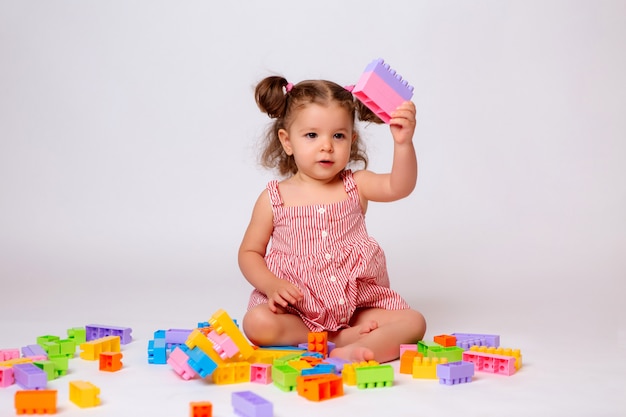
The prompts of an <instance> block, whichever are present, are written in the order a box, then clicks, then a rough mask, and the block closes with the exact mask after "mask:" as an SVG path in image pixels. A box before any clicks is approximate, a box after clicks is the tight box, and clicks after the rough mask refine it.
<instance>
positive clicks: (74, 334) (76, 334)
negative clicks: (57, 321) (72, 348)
mask: <svg viewBox="0 0 626 417" xmlns="http://www.w3.org/2000/svg"><path fill="white" fill-rule="evenodd" d="M67 337H68V339H71V340H73V341H74V343H76V346H80V345H81V343H85V342H86V341H87V330H86V329H85V328H84V327H72V328H71V329H67Z"/></svg>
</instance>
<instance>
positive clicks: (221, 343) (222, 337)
mask: <svg viewBox="0 0 626 417" xmlns="http://www.w3.org/2000/svg"><path fill="white" fill-rule="evenodd" d="M207 338H208V339H209V340H210V341H211V342H213V349H215V351H216V352H217V354H218V355H220V357H221V358H222V359H228V358H232V357H233V356H235V355H237V354H238V353H239V348H238V347H237V345H236V344H235V342H234V341H233V339H231V338H230V336H228V335H227V334H226V333H222V334H218V333H217V332H216V331H211V332H209V333H208V334H207Z"/></svg>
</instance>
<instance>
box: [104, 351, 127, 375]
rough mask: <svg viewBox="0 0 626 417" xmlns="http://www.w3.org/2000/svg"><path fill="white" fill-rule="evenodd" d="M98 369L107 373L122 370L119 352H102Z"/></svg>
mask: <svg viewBox="0 0 626 417" xmlns="http://www.w3.org/2000/svg"><path fill="white" fill-rule="evenodd" d="M99 369H100V370H101V371H107V372H116V371H119V370H120V369H122V354H121V353H120V352H102V353H101V354H100V366H99Z"/></svg>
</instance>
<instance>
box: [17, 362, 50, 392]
mask: <svg viewBox="0 0 626 417" xmlns="http://www.w3.org/2000/svg"><path fill="white" fill-rule="evenodd" d="M13 378H15V383H16V384H17V385H19V386H20V387H22V388H24V389H44V388H46V386H47V385H48V376H47V375H46V373H45V372H44V371H43V370H42V369H40V368H38V367H37V366H36V365H35V364H33V363H18V364H16V365H13Z"/></svg>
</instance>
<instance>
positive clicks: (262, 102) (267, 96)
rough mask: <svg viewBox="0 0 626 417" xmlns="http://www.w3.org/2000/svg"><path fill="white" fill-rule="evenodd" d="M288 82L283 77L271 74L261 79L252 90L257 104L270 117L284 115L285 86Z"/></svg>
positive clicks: (274, 117) (285, 101)
mask: <svg viewBox="0 0 626 417" xmlns="http://www.w3.org/2000/svg"><path fill="white" fill-rule="evenodd" d="M288 84H289V83H288V82H287V80H286V79H285V78H284V77H279V76H275V75H273V76H270V77H266V78H264V79H263V80H261V82H259V83H258V84H257V86H256V88H255V90H254V97H255V99H256V104H257V106H258V107H259V109H261V111H262V112H264V113H267V115H268V116H269V117H271V118H272V119H278V118H281V117H284V116H285V109H286V104H287V99H286V96H285V88H286V87H287V85H288Z"/></svg>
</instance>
